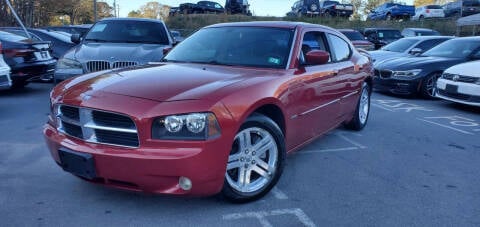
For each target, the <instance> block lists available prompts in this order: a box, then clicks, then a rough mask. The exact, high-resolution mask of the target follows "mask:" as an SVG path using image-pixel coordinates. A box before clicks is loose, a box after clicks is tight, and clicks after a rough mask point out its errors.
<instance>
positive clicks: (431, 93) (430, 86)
mask: <svg viewBox="0 0 480 227" xmlns="http://www.w3.org/2000/svg"><path fill="white" fill-rule="evenodd" d="M441 75H442V73H439V72H436V73H432V74H430V75H428V76H426V77H425V79H423V81H422V88H421V89H422V90H421V94H422V96H423V97H425V98H428V99H434V98H435V86H436V85H437V80H438V78H440V76H441Z"/></svg>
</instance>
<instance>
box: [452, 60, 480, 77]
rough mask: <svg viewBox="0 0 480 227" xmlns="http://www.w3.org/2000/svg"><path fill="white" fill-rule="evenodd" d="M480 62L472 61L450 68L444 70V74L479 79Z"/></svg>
mask: <svg viewBox="0 0 480 227" xmlns="http://www.w3.org/2000/svg"><path fill="white" fill-rule="evenodd" d="M479 68H480V61H473V62H468V63H463V64H459V65H455V66H452V67H450V68H448V69H447V70H445V72H446V73H451V74H458V75H463V76H471V77H478V78H480V71H479V70H478V69H479Z"/></svg>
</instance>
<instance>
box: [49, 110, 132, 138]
mask: <svg viewBox="0 0 480 227" xmlns="http://www.w3.org/2000/svg"><path fill="white" fill-rule="evenodd" d="M57 119H58V122H59V127H58V130H59V131H60V132H63V133H65V134H67V135H69V136H73V137H76V138H79V139H82V140H85V141H87V142H92V143H102V144H109V145H117V146H126V147H138V146H139V139H138V132H137V127H136V126H135V123H134V122H133V121H132V119H130V118H129V117H127V116H125V115H121V114H117V113H111V112H105V111H100V110H94V109H89V108H79V107H73V106H66V105H62V106H60V108H59V109H58V114H57Z"/></svg>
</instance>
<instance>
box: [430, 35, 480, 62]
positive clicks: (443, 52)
mask: <svg viewBox="0 0 480 227" xmlns="http://www.w3.org/2000/svg"><path fill="white" fill-rule="evenodd" d="M479 47H480V40H479V39H476V40H471V39H452V40H448V41H445V42H444V43H441V44H439V45H438V46H436V47H434V48H432V49H430V50H429V51H427V52H425V53H424V54H422V56H428V57H445V58H466V57H467V56H468V55H470V54H471V53H472V52H473V51H474V50H476V49H478V48H479Z"/></svg>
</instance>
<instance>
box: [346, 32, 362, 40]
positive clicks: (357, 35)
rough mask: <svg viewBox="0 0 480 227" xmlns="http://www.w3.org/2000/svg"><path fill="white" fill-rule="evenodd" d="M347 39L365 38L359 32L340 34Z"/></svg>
mask: <svg viewBox="0 0 480 227" xmlns="http://www.w3.org/2000/svg"><path fill="white" fill-rule="evenodd" d="M342 33H343V34H344V35H345V36H346V37H347V38H348V39H350V40H352V41H354V40H365V37H364V36H363V35H362V34H361V33H360V32H342Z"/></svg>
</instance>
